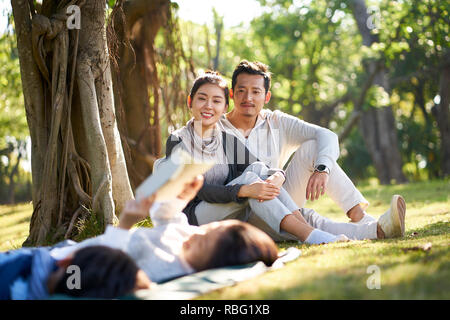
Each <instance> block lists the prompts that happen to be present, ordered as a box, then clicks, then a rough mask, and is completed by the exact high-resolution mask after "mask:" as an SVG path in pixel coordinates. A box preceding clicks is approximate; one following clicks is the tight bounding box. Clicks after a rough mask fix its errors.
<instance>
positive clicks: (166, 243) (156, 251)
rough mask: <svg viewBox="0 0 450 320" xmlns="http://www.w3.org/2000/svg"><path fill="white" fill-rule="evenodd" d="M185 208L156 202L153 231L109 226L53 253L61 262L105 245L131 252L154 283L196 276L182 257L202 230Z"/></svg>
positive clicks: (179, 202)
mask: <svg viewBox="0 0 450 320" xmlns="http://www.w3.org/2000/svg"><path fill="white" fill-rule="evenodd" d="M185 206H186V202H185V201H182V200H178V199H177V200H172V201H170V202H164V203H155V204H154V205H153V207H152V208H151V209H150V217H151V220H152V223H153V228H145V227H143V228H136V229H132V230H125V229H120V228H116V227H113V226H107V228H106V231H105V233H104V234H102V235H99V236H97V237H95V238H91V239H87V240H84V241H82V242H80V243H78V244H76V245H74V246H69V247H63V248H55V249H53V250H52V251H51V252H50V254H51V255H52V256H53V257H54V258H55V259H58V260H59V259H63V258H65V257H67V256H68V255H69V254H71V253H72V252H74V251H76V250H78V249H81V248H84V247H87V246H95V245H104V246H107V247H111V248H115V249H120V250H122V251H124V252H125V253H127V254H128V255H129V256H130V257H131V258H132V259H133V260H134V261H135V262H136V264H137V265H138V267H139V268H141V269H142V270H143V271H144V272H145V273H146V274H147V276H148V277H149V278H150V280H152V281H154V282H162V281H165V280H168V279H171V278H175V277H179V276H183V275H187V274H190V273H194V272H195V270H194V269H193V268H192V267H191V266H190V265H189V264H188V263H187V262H186V261H184V259H183V258H182V256H181V251H182V246H183V242H184V241H185V240H186V239H187V238H188V237H189V236H191V235H192V234H193V233H195V231H196V229H197V228H198V227H197V226H192V225H189V223H188V221H187V217H186V215H185V214H184V213H183V212H182V211H181V210H182V209H183V208H184V207H185Z"/></svg>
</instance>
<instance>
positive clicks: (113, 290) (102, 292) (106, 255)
mask: <svg viewBox="0 0 450 320" xmlns="http://www.w3.org/2000/svg"><path fill="white" fill-rule="evenodd" d="M71 265H73V266H77V267H78V268H79V270H80V278H81V279H80V280H81V281H80V288H79V289H77V288H73V289H70V288H69V287H68V283H67V282H68V278H69V277H70V276H72V275H73V273H67V272H64V276H63V277H61V279H60V280H59V281H58V282H57V284H56V287H55V291H54V293H61V294H65V295H69V296H75V297H89V298H103V299H113V298H117V297H120V296H124V295H127V294H129V293H131V292H132V290H133V288H134V287H135V284H136V274H137V272H138V271H139V268H138V266H137V265H136V263H135V262H134V261H133V260H132V259H131V258H130V257H129V256H128V255H127V254H125V253H124V252H122V251H121V250H118V249H112V248H109V247H105V246H91V247H86V248H82V249H80V250H78V251H76V252H75V255H74V257H73V259H72V261H71ZM69 282H70V280H69Z"/></svg>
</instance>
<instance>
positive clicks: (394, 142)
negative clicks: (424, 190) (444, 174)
mask: <svg viewBox="0 0 450 320" xmlns="http://www.w3.org/2000/svg"><path fill="white" fill-rule="evenodd" d="M351 9H352V12H353V16H354V18H355V20H356V23H357V25H358V29H359V32H360V34H361V36H362V39H363V45H364V46H367V47H370V46H371V45H372V44H373V43H375V42H377V41H378V39H377V37H376V36H375V35H374V34H372V33H371V30H370V29H369V27H368V23H367V21H368V20H369V19H370V17H369V14H368V11H367V7H366V4H365V1H364V0H353V1H352V2H351ZM365 67H366V72H367V74H371V73H373V72H374V71H375V75H374V80H373V85H378V86H380V87H382V88H383V89H384V90H385V92H387V93H390V88H389V81H388V80H389V79H388V72H387V70H386V69H385V67H384V66H381V67H379V65H378V62H377V61H376V60H369V61H365ZM360 130H361V132H362V135H363V139H364V142H365V144H366V147H367V149H368V151H369V153H370V155H371V158H372V161H373V163H374V166H375V169H376V171H377V175H378V179H379V180H380V183H382V184H389V183H391V182H392V181H393V180H394V181H396V182H397V183H403V182H407V179H406V177H405V175H404V174H403V171H402V159H401V155H400V151H399V147H398V138H397V129H396V126H395V119H394V115H393V112H392V108H391V106H389V105H387V106H376V108H375V106H371V108H370V109H369V110H367V111H364V112H363V114H362V117H361V120H360Z"/></svg>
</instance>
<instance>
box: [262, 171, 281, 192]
mask: <svg viewBox="0 0 450 320" xmlns="http://www.w3.org/2000/svg"><path fill="white" fill-rule="evenodd" d="M284 180H285V177H284V175H283V174H282V173H281V172H275V173H274V174H273V175H271V176H270V177H268V178H267V179H266V182H270V183H271V184H273V185H274V186H276V187H278V188H281V186H282V185H283V183H284Z"/></svg>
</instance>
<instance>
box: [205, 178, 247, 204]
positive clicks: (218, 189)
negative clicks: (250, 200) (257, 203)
mask: <svg viewBox="0 0 450 320" xmlns="http://www.w3.org/2000/svg"><path fill="white" fill-rule="evenodd" d="M242 186H243V184H235V185H232V186H225V185H219V184H209V183H205V184H203V187H202V188H201V189H200V191H199V192H198V193H197V197H198V198H199V199H200V200H203V201H206V202H210V203H229V202H238V203H241V202H244V201H245V200H246V199H247V198H239V197H238V192H239V190H240V189H241V187H242Z"/></svg>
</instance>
